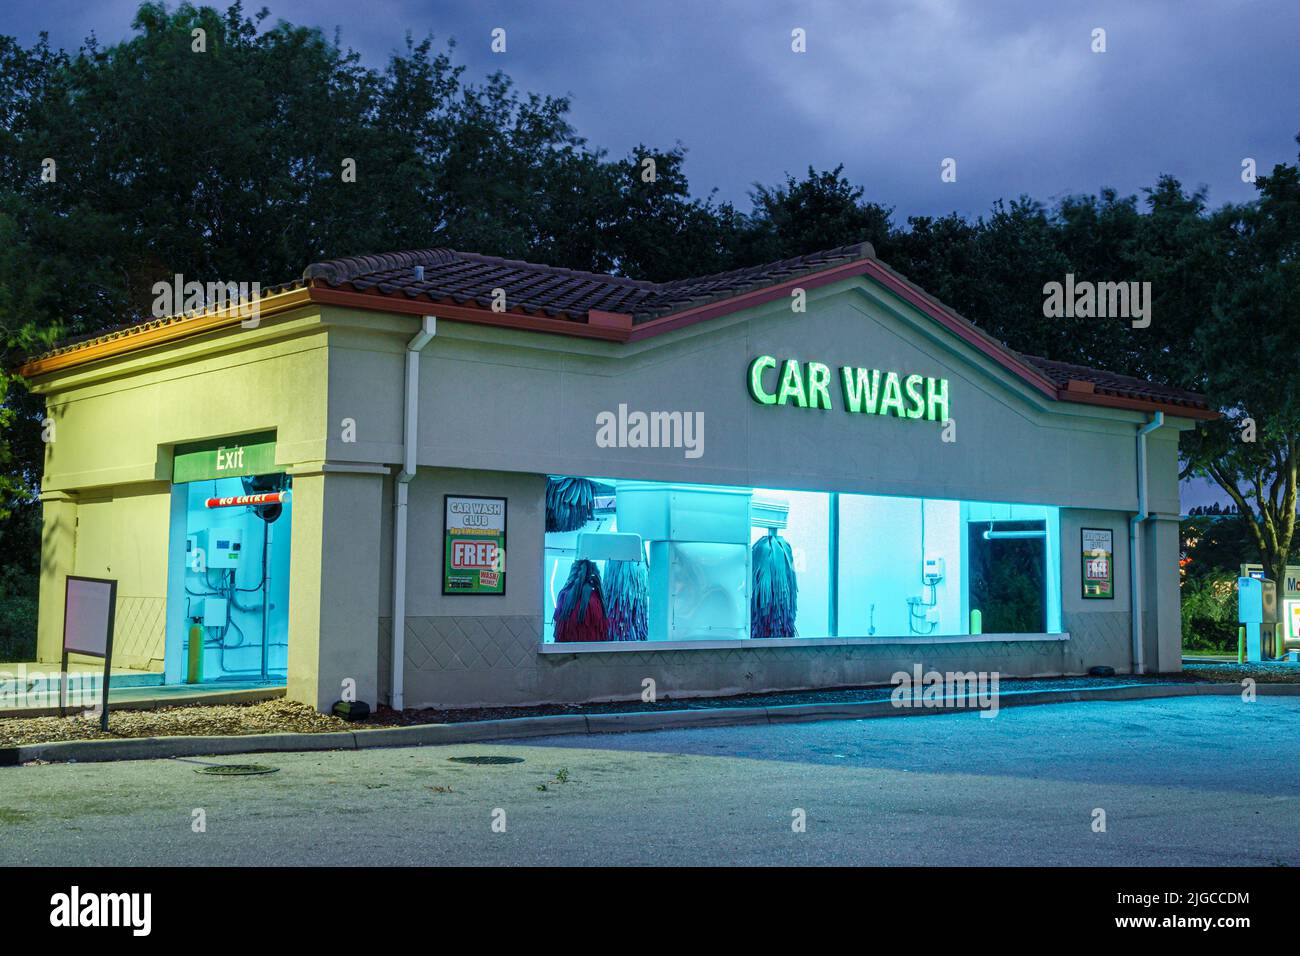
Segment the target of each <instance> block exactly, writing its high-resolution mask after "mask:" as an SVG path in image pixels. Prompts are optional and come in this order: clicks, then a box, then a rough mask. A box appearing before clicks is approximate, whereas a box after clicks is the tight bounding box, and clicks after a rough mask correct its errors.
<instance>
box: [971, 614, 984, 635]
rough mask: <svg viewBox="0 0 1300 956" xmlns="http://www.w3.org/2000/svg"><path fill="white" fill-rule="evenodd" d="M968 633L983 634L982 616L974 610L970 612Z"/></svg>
mask: <svg viewBox="0 0 1300 956" xmlns="http://www.w3.org/2000/svg"><path fill="white" fill-rule="evenodd" d="M970 632H971V633H972V634H983V633H984V615H983V614H982V613H980V611H979V609H978V608H976V609H974V610H972V611H971V612H970Z"/></svg>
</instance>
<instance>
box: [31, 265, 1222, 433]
mask: <svg viewBox="0 0 1300 956" xmlns="http://www.w3.org/2000/svg"><path fill="white" fill-rule="evenodd" d="M856 262H862V263H863V266H862V268H861V269H860V270H859V271H860V272H866V271H868V270H870V271H871V272H872V273H873V274H874V275H877V276H878V277H879V278H881V279H882V281H885V282H886V283H893V284H894V286H895V287H896V288H899V289H901V290H902V291H903V292H904V293H905V294H906V295H908V296H909V297H910V298H911V299H912V300H913V301H914V302H915V303H916V304H918V305H919V306H920V307H921V308H922V309H923V310H925V311H928V312H930V313H931V314H932V315H935V316H936V317H937V318H939V319H940V320H941V321H944V322H946V323H947V324H948V325H949V326H950V327H952V328H954V329H955V330H957V331H958V332H959V334H962V335H964V336H965V337H966V338H967V340H968V341H971V342H973V343H974V344H976V345H977V346H978V347H980V348H981V349H982V350H983V351H984V352H985V353H987V354H989V355H991V356H993V357H995V358H996V359H997V360H999V361H1002V362H1004V364H1007V365H1009V367H1012V368H1013V369H1019V370H1020V374H1022V375H1029V376H1031V377H1032V376H1033V375H1038V376H1041V378H1042V382H1043V384H1042V386H1041V387H1043V388H1048V387H1049V386H1054V387H1055V389H1057V390H1058V391H1059V394H1058V395H1057V396H1056V397H1058V398H1061V399H1065V400H1075V401H1088V402H1096V401H1098V398H1097V397H1101V398H1102V403H1107V402H1106V401H1105V400H1106V399H1113V400H1117V401H1118V402H1135V403H1139V404H1140V405H1148V404H1153V403H1154V404H1164V405H1169V406H1173V407H1175V408H1177V407H1183V408H1187V409H1190V410H1195V411H1197V412H1199V413H1200V414H1199V415H1198V416H1197V417H1205V414H1206V413H1209V412H1210V410H1209V407H1208V404H1207V403H1206V401H1205V399H1204V398H1203V397H1202V396H1200V395H1197V394H1195V393H1192V392H1188V391H1185V390H1183V389H1178V388H1171V387H1168V386H1163V385H1157V384H1154V383H1152V382H1148V381H1145V380H1143V379H1139V378H1133V377H1131V376H1127V375H1118V374H1115V373H1112V372H1107V371H1104V370H1101V369H1094V368H1087V367H1085V366H1081V365H1071V364H1069V363H1065V362H1055V361H1052V360H1050V359H1046V358H1041V357H1039V356H1032V355H1022V354H1020V353H1018V352H1015V351H1013V350H1012V349H1010V348H1008V347H1007V346H1006V345H1005V344H1003V343H1002V342H999V341H998V340H996V339H995V338H993V337H992V336H991V335H989V334H988V333H987V332H984V331H983V330H982V329H980V328H979V327H978V326H976V325H975V324H974V323H972V322H970V321H969V320H968V319H965V318H963V317H962V316H960V315H958V314H957V313H956V312H955V311H953V310H952V309H951V308H949V307H948V306H946V305H944V304H943V303H942V302H940V301H939V300H938V299H936V298H935V297H934V296H932V295H930V294H929V293H927V292H926V291H925V290H924V289H921V288H920V287H919V286H917V285H915V284H914V283H912V282H911V281H910V280H908V279H907V278H906V277H905V276H903V275H901V274H899V273H898V272H896V271H895V270H893V269H890V268H889V267H888V266H887V265H885V264H884V263H882V262H880V261H879V260H878V259H876V258H875V251H874V250H873V249H872V247H871V244H870V243H867V242H863V243H855V244H852V245H847V246H840V247H838V248H835V249H828V250H824V251H822V252H813V253H809V254H807V255H802V256H795V257H793V258H790V259H783V260H781V261H780V262H771V263H765V264H763V265H757V266H750V267H747V268H743V269H733V270H730V271H728V272H719V273H716V274H714V275H708V276H700V277H697V278H691V279H678V280H675V281H672V282H645V281H641V280H638V279H628V278H624V277H621V276H612V275H604V274H601V273H593V272H580V271H576V270H573V269H563V268H559V267H557V266H547V265H539V264H537V263H531V262H523V261H520V260H517V259H502V258H499V257H497V256H486V255H481V254H479V253H474V252H458V251H456V250H452V249H444V248H432V249H415V250H410V251H405V252H389V253H382V254H379V255H369V256H350V257H346V258H341V259H330V260H327V261H324V262H316V263H313V264H311V265H309V266H308V267H307V268H306V269H305V270H304V271H303V274H302V277H301V278H299V279H296V280H293V281H291V282H287V283H283V284H280V285H276V286H271V287H269V288H264V289H263V290H262V295H263V298H264V299H265V298H266V297H268V296H272V295H276V294H279V293H285V292H291V291H293V290H299V289H306V290H311V289H331V290H336V291H342V292H348V293H356V294H359V295H364V296H373V297H375V298H376V299H377V300H380V301H378V302H376V308H380V309H382V308H383V305H382V304H381V303H382V300H384V299H388V300H390V301H391V300H392V299H394V298H397V299H408V300H412V301H416V300H418V301H427V302H429V303H431V304H432V305H434V306H435V307H436V306H437V305H438V304H443V305H444V306H450V305H455V306H458V307H466V308H469V309H472V310H475V312H477V311H478V310H482V311H483V312H484V314H485V315H486V314H491V312H490V310H491V308H492V305H493V290H495V289H505V290H506V296H507V304H508V310H507V316H508V315H523V316H532V317H538V318H542V319H546V320H559V321H560V323H561V324H560V325H559V326H557V327H555V329H553V330H559V331H563V330H564V327H563V323H567V322H572V323H574V325H575V326H580V327H583V328H585V327H586V325H587V324H588V323H592V324H594V322H593V320H594V316H593V313H616V314H621V315H623V316H627V317H630V322H631V325H632V327H633V328H634V329H635V327H636V326H639V325H643V324H645V323H648V322H651V321H652V320H656V319H664V318H665V317H668V316H674V315H678V314H680V313H683V312H686V311H687V310H697V309H699V307H701V306H708V305H709V304H710V303H718V304H719V305H721V304H722V303H725V302H727V301H728V300H733V299H737V298H738V297H741V296H745V295H746V294H748V293H754V292H761V290H764V289H770V288H772V287H774V286H777V285H780V284H782V283H785V282H789V281H791V280H794V279H798V278H800V277H802V276H805V275H813V274H815V273H821V272H825V271H827V270H831V269H837V268H839V267H842V266H848V265H850V264H852V263H856ZM417 267H418V268H419V269H420V270H422V272H419V271H417ZM721 307H722V308H724V309H725V306H721ZM743 307H744V305H741V304H738V305H737V306H736V308H743ZM431 311H434V312H436V308H434V309H432V310H431ZM713 311H714V312H716V311H717V309H716V308H715V309H714V310H713ZM192 319H193V317H192V316H188V315H179V316H171V317H167V318H161V319H153V320H150V321H148V322H143V323H139V324H137V325H131V326H125V327H122V328H118V329H113V330H110V331H108V332H105V333H100V334H97V335H91V336H86V337H84V338H82V339H80V340H69V341H67V342H65V343H63V344H62V345H61V346H60V347H58V348H56V349H53V350H51V351H49V352H46V353H45V354H43V355H40V356H36V357H34V359H33V361H43V360H46V359H49V358H51V357H55V356H62V355H65V354H67V353H70V352H75V351H79V350H82V349H88V348H89V347H92V346H98V345H100V344H102V343H111V342H113V341H115V340H122V339H125V340H131V339H132V338H139V339H140V340H141V342H142V343H143V342H145V341H146V340H147V339H148V336H147V335H145V333H150V332H156V331H157V330H160V329H164V328H166V327H167V326H169V325H175V324H181V323H185V322H187V321H192ZM625 321H627V320H626V319H625ZM668 321H673V320H668ZM661 324H662V323H656V326H658V325H661ZM576 331H577V329H576V328H575V332H576ZM641 331H642V332H652V331H658V329H657V328H656V329H647V330H641ZM123 345H128V346H129V341H128V342H124V343H123ZM1110 403H1112V404H1113V403H1114V402H1110Z"/></svg>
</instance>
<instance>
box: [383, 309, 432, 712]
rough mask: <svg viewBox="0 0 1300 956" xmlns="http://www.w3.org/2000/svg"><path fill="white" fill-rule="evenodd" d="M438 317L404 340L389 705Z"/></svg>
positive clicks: (399, 699) (402, 628) (398, 684)
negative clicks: (425, 374) (423, 361)
mask: <svg viewBox="0 0 1300 956" xmlns="http://www.w3.org/2000/svg"><path fill="white" fill-rule="evenodd" d="M437 330H438V320H437V318H435V317H434V316H432V315H426V316H422V317H421V319H420V331H419V332H417V333H416V334H415V337H414V338H412V339H411V341H409V342H407V343H406V384H405V391H404V406H403V408H404V410H403V428H402V470H401V471H400V472H398V474H397V480H396V481H395V482H394V483H393V509H394V510H393V644H392V655H393V661H392V672H391V676H392V689H391V691H390V693H389V706H391V707H392V708H393V710H401V709H402V708H403V706H404V705H405V700H404V699H403V698H404V696H405V695H404V693H403V690H404V688H403V681H404V680H405V676H406V667H405V665H406V510H407V501H408V499H409V496H410V486H411V479H412V478H414V477H415V468H416V457H417V455H416V452H417V451H418V442H419V422H420V352H421V350H423V349H424V347H425V346H426V345H428V344H429V340H430V339H432V338H433V337H434V335H436V334H437Z"/></svg>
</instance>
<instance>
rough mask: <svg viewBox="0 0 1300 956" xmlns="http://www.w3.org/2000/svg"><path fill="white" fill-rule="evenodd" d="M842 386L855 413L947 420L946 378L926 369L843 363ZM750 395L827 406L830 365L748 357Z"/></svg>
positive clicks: (768, 401) (762, 400)
mask: <svg viewBox="0 0 1300 956" xmlns="http://www.w3.org/2000/svg"><path fill="white" fill-rule="evenodd" d="M837 378H838V383H839V384H838V388H837V389H836V391H838V392H839V394H840V402H841V406H842V407H843V409H844V410H845V411H846V412H849V413H850V414H857V415H893V416H894V417H895V418H924V419H927V420H928V421H932V422H946V421H947V420H948V419H949V417H950V416H949V414H948V380H947V379H946V378H930V377H927V376H925V375H900V374H899V373H898V372H889V371H882V370H881V369H878V368H859V367H857V366H853V365H845V366H841V368H840V370H839V374H838V376H837ZM745 381H746V385H747V386H748V388H749V397H750V398H752V399H753V400H754V401H756V402H758V403H759V404H760V405H794V406H795V407H796V408H821V409H829V408H831V407H832V402H831V391H832V387H831V370H830V368H829V367H828V366H826V365H823V364H822V363H821V362H800V361H799V360H798V359H786V360H785V361H784V362H778V361H777V360H776V358H774V357H773V356H771V355H760V356H759V357H758V358H756V359H754V360H753V361H752V362H750V363H749V370H748V372H747V374H746V376H745Z"/></svg>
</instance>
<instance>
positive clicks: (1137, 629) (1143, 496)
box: [1128, 412, 1165, 674]
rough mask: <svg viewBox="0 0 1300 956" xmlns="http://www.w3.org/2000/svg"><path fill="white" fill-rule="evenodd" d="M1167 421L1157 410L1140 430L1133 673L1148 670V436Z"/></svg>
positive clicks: (1132, 580)
mask: <svg viewBox="0 0 1300 956" xmlns="http://www.w3.org/2000/svg"><path fill="white" fill-rule="evenodd" d="M1164 423H1165V413H1164V412H1156V413H1155V414H1154V415H1153V416H1152V418H1151V421H1149V422H1147V423H1146V424H1145V425H1143V426H1142V427H1141V428H1139V429H1138V432H1137V492H1138V510H1137V514H1135V515H1133V517H1131V518H1129V522H1128V580H1129V589H1128V594H1129V602H1128V603H1129V613H1130V615H1131V617H1132V621H1131V623H1130V626H1129V629H1130V630H1131V631H1132V635H1133V673H1134V674H1145V673H1146V651H1145V649H1144V648H1143V642H1142V600H1141V599H1142V594H1141V592H1142V558H1141V555H1140V553H1139V550H1138V545H1139V543H1140V542H1141V530H1142V522H1144V521H1146V520H1147V518H1149V517H1150V513H1149V512H1148V511H1147V435H1150V434H1151V433H1152V432H1153V431H1155V430H1156V429H1157V428H1159V427H1160V426H1162V425H1163V424H1164Z"/></svg>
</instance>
